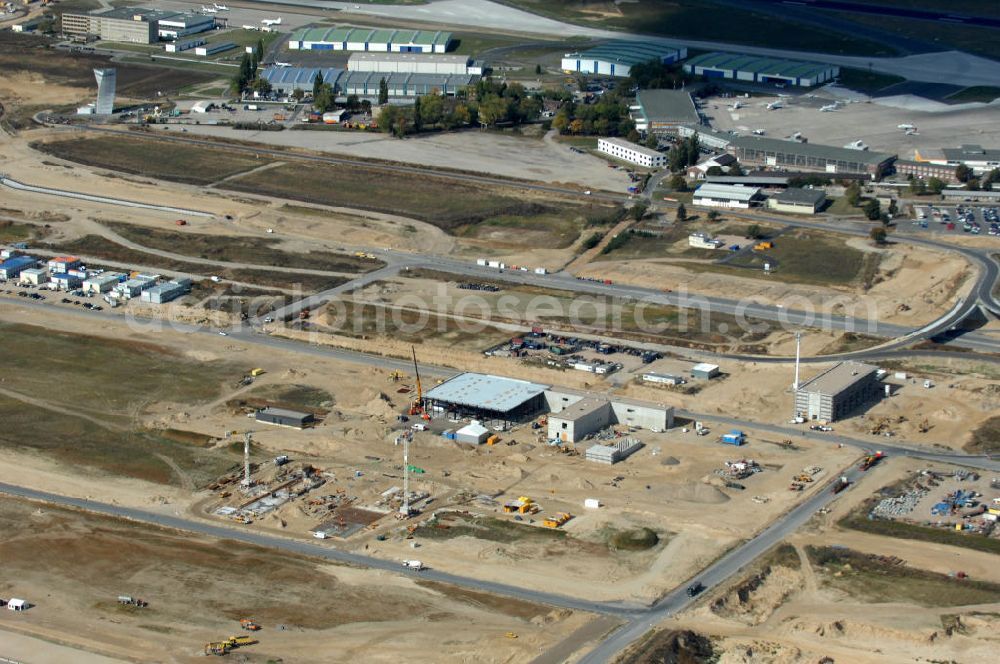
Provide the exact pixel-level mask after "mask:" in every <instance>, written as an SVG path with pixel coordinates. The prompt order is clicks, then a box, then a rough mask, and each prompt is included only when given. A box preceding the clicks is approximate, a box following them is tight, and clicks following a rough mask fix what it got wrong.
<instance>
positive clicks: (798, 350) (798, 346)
mask: <svg viewBox="0 0 1000 664" xmlns="http://www.w3.org/2000/svg"><path fill="white" fill-rule="evenodd" d="M801 356H802V333H801V332H796V333H795V382H794V383H792V390H794V391H796V392H798V391H799V361H800V359H801Z"/></svg>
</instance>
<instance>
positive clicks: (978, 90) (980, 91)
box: [945, 85, 1000, 104]
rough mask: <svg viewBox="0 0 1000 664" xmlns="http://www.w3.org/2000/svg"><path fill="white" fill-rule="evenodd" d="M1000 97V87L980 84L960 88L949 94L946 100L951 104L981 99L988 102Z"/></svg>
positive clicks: (985, 102) (980, 100)
mask: <svg viewBox="0 0 1000 664" xmlns="http://www.w3.org/2000/svg"><path fill="white" fill-rule="evenodd" d="M997 98H1000V88H993V87H990V86H988V85H980V86H975V87H971V88H965V89H964V90H959V91H958V92H956V93H955V94H953V95H950V96H948V97H947V98H946V99H945V101H947V102H949V103H951V104H965V103H967V102H974V101H979V102H983V103H984V104H988V103H990V102H991V101H993V100H994V99H997Z"/></svg>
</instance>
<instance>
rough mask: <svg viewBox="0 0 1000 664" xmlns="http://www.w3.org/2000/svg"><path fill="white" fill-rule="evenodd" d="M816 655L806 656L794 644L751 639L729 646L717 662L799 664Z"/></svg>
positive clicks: (815, 659) (808, 660) (728, 663)
mask: <svg viewBox="0 0 1000 664" xmlns="http://www.w3.org/2000/svg"><path fill="white" fill-rule="evenodd" d="M815 661H817V658H816V657H808V658H807V657H806V656H805V655H804V653H803V652H802V651H801V650H799V649H798V648H796V647H795V646H787V645H783V644H780V643H774V642H773V641H753V642H752V643H739V644H734V645H732V646H729V647H727V648H726V649H725V651H724V652H723V653H722V654H721V655H719V659H718V664H800V662H815Z"/></svg>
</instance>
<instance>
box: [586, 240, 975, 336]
mask: <svg viewBox="0 0 1000 664" xmlns="http://www.w3.org/2000/svg"><path fill="white" fill-rule="evenodd" d="M846 242H847V243H848V244H849V245H850V246H851V247H854V248H857V249H861V250H863V251H872V249H871V247H869V246H868V244H867V243H866V242H864V241H863V240H857V239H854V238H848V239H847V240H846ZM882 253H883V256H884V257H883V259H882V261H881V263H880V265H879V270H878V274H879V276H878V277H877V278H876V279H875V281H876V283H875V284H874V285H873V287H872V288H870V289H868V290H865V289H863V288H862V287H860V286H855V287H834V286H816V285H805V284H796V283H788V282H784V281H782V280H781V279H780V276H778V275H774V276H767V275H765V274H763V273H761V272H757V271H750V270H747V271H746V272H747V275H748V276H746V277H743V276H738V275H737V276H733V275H729V274H718V273H712V272H710V271H700V270H693V269H688V268H686V267H685V266H684V261H672V260H670V259H645V260H630V261H608V260H604V261H596V262H594V263H591V264H589V265H587V266H586V267H584V268H583V269H581V270H579V273H580V274H581V275H582V276H588V277H595V278H602V279H613V280H614V281H616V282H622V283H629V284H635V285H639V286H647V287H660V288H670V289H672V290H674V291H680V290H686V291H687V292H688V293H698V294H701V295H708V296H716V297H724V298H728V299H739V298H740V297H741V296H742V297H747V298H749V299H751V300H752V301H755V302H759V303H762V304H769V305H782V306H785V305H786V304H787V306H789V307H794V308H797V309H801V308H803V307H804V306H805V304H804V303H809V304H810V305H811V306H812V308H813V310H814V311H817V312H828V313H832V314H839V315H848V316H852V315H853V316H857V317H860V318H868V319H874V320H878V321H882V322H885V323H890V324H898V325H911V324H912V325H914V326H919V325H922V324H924V323H927V322H930V321H932V320H934V319H936V318H938V317H939V316H941V315H942V314H944V313H945V312H947V311H948V310H949V309H951V307H953V306H954V302H955V298H956V297H957V296H959V295H960V294H961V293H963V292H964V291H965V290H967V289H969V288H971V286H972V280H970V279H969V278H968V277H969V274H970V272H971V270H970V268H969V265H968V263H966V261H965V260H964V259H962V258H961V257H957V256H954V255H950V254H945V253H943V252H939V251H931V250H927V249H924V248H917V247H911V246H907V245H897V246H895V247H893V249H892V251H885V252H882ZM858 332H862V333H864V332H867V331H866V330H858Z"/></svg>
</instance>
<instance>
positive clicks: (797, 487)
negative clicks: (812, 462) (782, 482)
mask: <svg viewBox="0 0 1000 664" xmlns="http://www.w3.org/2000/svg"><path fill="white" fill-rule="evenodd" d="M804 488H805V485H803V484H802V483H800V482H792V483H791V484H789V485H788V490H789V491H802V489H804Z"/></svg>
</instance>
